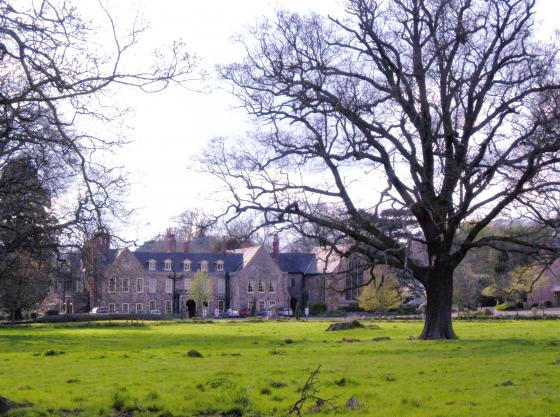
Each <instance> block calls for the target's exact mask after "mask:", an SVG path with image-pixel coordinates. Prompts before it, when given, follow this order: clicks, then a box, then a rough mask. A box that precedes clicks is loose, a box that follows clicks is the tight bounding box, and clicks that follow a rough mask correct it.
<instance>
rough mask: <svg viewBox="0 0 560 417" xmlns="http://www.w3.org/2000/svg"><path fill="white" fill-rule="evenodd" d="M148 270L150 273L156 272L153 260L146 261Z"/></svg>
mask: <svg viewBox="0 0 560 417" xmlns="http://www.w3.org/2000/svg"><path fill="white" fill-rule="evenodd" d="M148 269H149V270H150V271H155V270H156V260H155V259H150V260H149V261H148Z"/></svg>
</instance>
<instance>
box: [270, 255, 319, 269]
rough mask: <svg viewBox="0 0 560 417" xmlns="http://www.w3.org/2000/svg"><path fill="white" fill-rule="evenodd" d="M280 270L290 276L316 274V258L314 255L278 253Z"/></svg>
mask: <svg viewBox="0 0 560 417" xmlns="http://www.w3.org/2000/svg"><path fill="white" fill-rule="evenodd" d="M278 264H279V266H280V269H281V270H282V271H284V272H288V273H291V274H296V273H301V274H316V273H317V257H316V256H315V254H314V253H279V254H278Z"/></svg>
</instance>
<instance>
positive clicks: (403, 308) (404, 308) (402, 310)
mask: <svg viewBox="0 0 560 417" xmlns="http://www.w3.org/2000/svg"><path fill="white" fill-rule="evenodd" d="M397 312H398V313H399V314H418V309H417V308H416V306H415V305H413V304H401V305H400V306H399V308H398V309H397Z"/></svg>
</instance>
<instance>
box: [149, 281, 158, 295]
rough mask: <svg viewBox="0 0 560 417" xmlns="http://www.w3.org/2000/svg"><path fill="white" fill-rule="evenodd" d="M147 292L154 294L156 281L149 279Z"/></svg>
mask: <svg viewBox="0 0 560 417" xmlns="http://www.w3.org/2000/svg"><path fill="white" fill-rule="evenodd" d="M148 285H149V287H148V292H149V293H152V294H153V293H155V292H156V280H155V279H150V281H148Z"/></svg>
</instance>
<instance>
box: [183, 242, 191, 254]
mask: <svg viewBox="0 0 560 417" xmlns="http://www.w3.org/2000/svg"><path fill="white" fill-rule="evenodd" d="M189 243H190V242H189V241H188V240H185V241H184V242H183V252H185V253H189Z"/></svg>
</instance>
